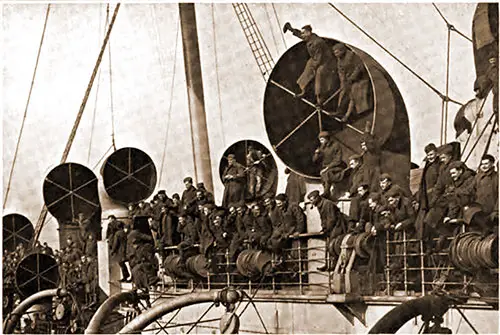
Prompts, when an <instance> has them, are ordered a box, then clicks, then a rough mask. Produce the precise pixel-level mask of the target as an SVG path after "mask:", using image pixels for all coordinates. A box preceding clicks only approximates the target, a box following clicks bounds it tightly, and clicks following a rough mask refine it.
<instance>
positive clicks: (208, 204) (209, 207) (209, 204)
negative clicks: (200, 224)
mask: <svg viewBox="0 0 500 335" xmlns="http://www.w3.org/2000/svg"><path fill="white" fill-rule="evenodd" d="M203 207H204V208H208V209H214V208H215V205H214V204H212V203H211V202H209V203H206V204H204V205H203Z"/></svg>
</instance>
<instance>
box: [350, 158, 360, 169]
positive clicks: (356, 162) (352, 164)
mask: <svg viewBox="0 0 500 335" xmlns="http://www.w3.org/2000/svg"><path fill="white" fill-rule="evenodd" d="M358 165H359V160H357V159H351V160H350V161H349V167H350V168H351V169H355V168H357V167H358Z"/></svg>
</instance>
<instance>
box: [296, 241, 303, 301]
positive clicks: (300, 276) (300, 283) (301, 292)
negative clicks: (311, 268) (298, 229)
mask: <svg viewBox="0 0 500 335" xmlns="http://www.w3.org/2000/svg"><path fill="white" fill-rule="evenodd" d="M296 241H297V251H298V253H299V290H300V294H301V295H302V294H304V288H303V287H302V248H301V244H302V243H301V241H300V239H297V240H296Z"/></svg>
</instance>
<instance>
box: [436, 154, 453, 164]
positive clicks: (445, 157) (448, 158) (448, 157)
mask: <svg viewBox="0 0 500 335" xmlns="http://www.w3.org/2000/svg"><path fill="white" fill-rule="evenodd" d="M439 160H440V161H441V163H443V164H448V163H449V162H450V161H451V155H448V154H441V155H439Z"/></svg>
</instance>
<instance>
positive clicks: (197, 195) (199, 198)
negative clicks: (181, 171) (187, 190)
mask: <svg viewBox="0 0 500 335" xmlns="http://www.w3.org/2000/svg"><path fill="white" fill-rule="evenodd" d="M196 198H198V200H201V199H203V192H196Z"/></svg>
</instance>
